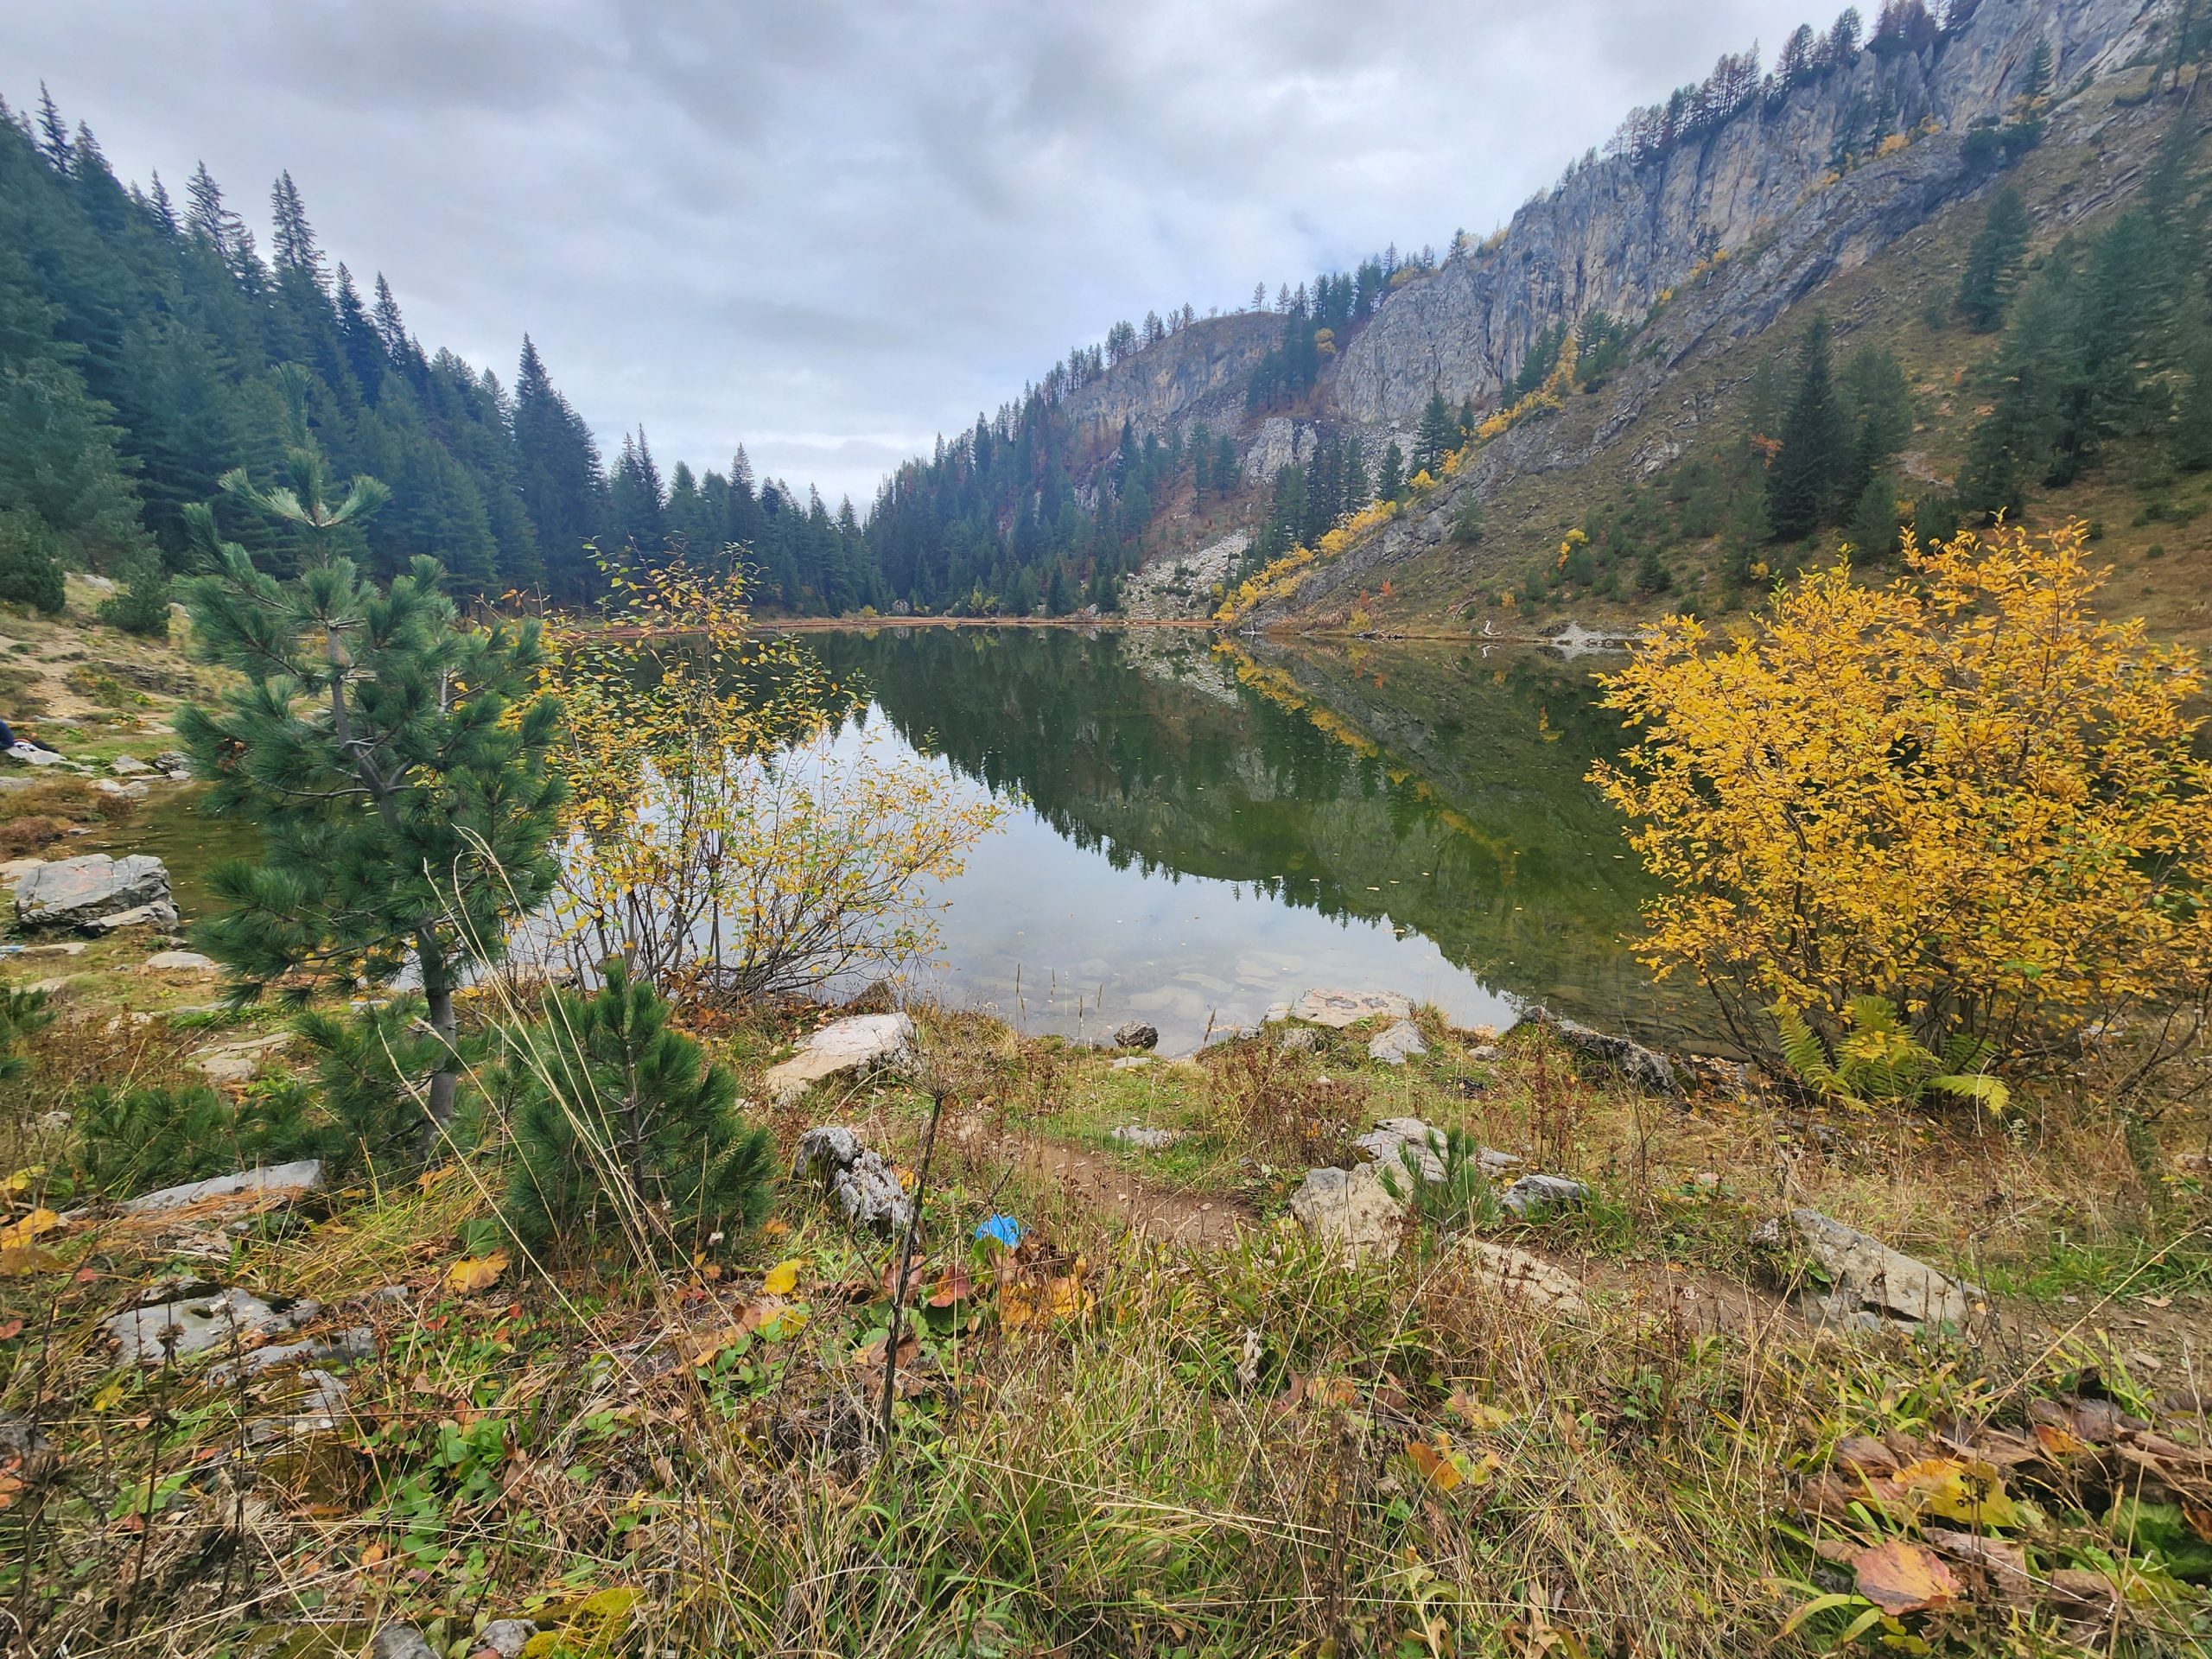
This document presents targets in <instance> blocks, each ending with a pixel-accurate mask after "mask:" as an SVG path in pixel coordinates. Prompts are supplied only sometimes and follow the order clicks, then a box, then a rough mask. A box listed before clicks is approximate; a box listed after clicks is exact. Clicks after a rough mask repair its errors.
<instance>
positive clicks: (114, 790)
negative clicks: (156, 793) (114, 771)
mask: <svg viewBox="0 0 2212 1659" xmlns="http://www.w3.org/2000/svg"><path fill="white" fill-rule="evenodd" d="M92 787H93V788H94V789H97V790H98V791H99V792H100V793H101V794H103V795H112V796H114V797H115V798H116V799H118V801H143V800H144V799H145V798H146V797H147V796H148V795H149V794H150V793H152V791H150V790H149V789H148V788H147V787H146V785H145V784H144V783H143V782H137V783H129V784H126V783H123V782H120V781H119V780H118V779H113V778H102V779H99V780H98V781H96V782H95V783H94V784H93V785H92Z"/></svg>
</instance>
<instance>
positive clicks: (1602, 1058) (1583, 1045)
mask: <svg viewBox="0 0 2212 1659" xmlns="http://www.w3.org/2000/svg"><path fill="white" fill-rule="evenodd" d="M1522 1018H1524V1019H1525V1020H1528V1021H1529V1023H1530V1024H1532V1025H1541V1026H1549V1027H1551V1028H1552V1029H1553V1030H1554V1032H1556V1033H1558V1034H1559V1039H1560V1041H1561V1042H1563V1043H1565V1044H1566V1045H1567V1046H1568V1047H1569V1048H1571V1049H1573V1050H1574V1051H1575V1052H1577V1053H1580V1054H1585V1055H1587V1056H1588V1057H1589V1058H1591V1059H1592V1060H1595V1061H1596V1062H1597V1063H1598V1064H1599V1065H1601V1066H1603V1067H1604V1068H1605V1070H1606V1071H1610V1072H1611V1073H1612V1074H1613V1075H1614V1076H1615V1077H1619V1078H1620V1079H1621V1080H1622V1081H1624V1082H1625V1083H1630V1084H1634V1085H1635V1086H1636V1087H1637V1088H1638V1089H1641V1090H1644V1091H1645V1092H1646V1093H1648V1094H1654V1095H1670V1096H1675V1097H1676V1098H1677V1099H1679V1098H1680V1097H1681V1092H1682V1086H1681V1084H1679V1083H1677V1082H1676V1081H1675V1068H1674V1065H1672V1064H1671V1063H1670V1062H1669V1060H1668V1058H1667V1057H1666V1056H1665V1055H1664V1054H1662V1053H1660V1052H1658V1051H1657V1050H1656V1049H1651V1048H1646V1047H1644V1046H1643V1044H1641V1043H1638V1042H1632V1041H1630V1039H1628V1038H1626V1037H1613V1036H1609V1035H1607V1034H1606V1033H1604V1032H1602V1031H1592V1029H1591V1028H1590V1027H1587V1026H1585V1025H1579V1024H1577V1023H1576V1022H1575V1021H1573V1020H1567V1019H1562V1018H1561V1017H1560V1015H1558V1014H1554V1013H1552V1012H1551V1011H1550V1010H1549V1009H1548V1008H1541V1007H1533V1008H1530V1009H1529V1011H1528V1013H1527V1014H1524V1015H1523V1016H1522Z"/></svg>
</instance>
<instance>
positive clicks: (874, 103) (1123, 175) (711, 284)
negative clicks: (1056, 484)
mask: <svg viewBox="0 0 2212 1659" xmlns="http://www.w3.org/2000/svg"><path fill="white" fill-rule="evenodd" d="M1801 20H1805V21H1813V22H1816V23H1820V24H1825V22H1827V16H1826V13H1825V11H1823V13H1822V14H1821V15H1819V16H1813V15H1812V14H1809V13H1805V12H1801V11H1800V10H1798V8H1797V5H1796V3H1781V0H1613V3H1606V0H1555V3H1553V4H1549V5H1546V6H1542V7H1535V6H1529V5H1526V4H1513V3H1503V0H1480V3H1467V0H1459V3H1446V0H1386V3H1380V4H1374V5H1369V6H1364V7H1348V6H1345V5H1344V4H1342V3H1321V0H1214V3H1205V4H1193V3H1190V0H1183V3H1173V0H1115V3H1111V4H1107V3H1096V0H1065V3H1055V4H1049V5H1040V4H1036V3H1032V0H940V3H938V4H934V5H927V6H923V5H906V4H897V3H888V0H813V3H808V4H803V5H801V4H790V3H768V0H741V3H728V0H378V3H374V4H371V3H359V0H357V3H324V4H314V5H302V4H300V3H297V0H238V3H233V4H232V5H230V6H228V7H226V8H220V9H217V8H181V7H177V6H175V5H173V4H163V3H158V0H74V3H73V4H68V5H48V6H43V7H35V6H14V7H9V8H6V9H5V10H4V11H0V62H4V63H5V64H7V65H9V66H10V75H9V77H8V79H9V83H10V84H8V85H7V86H5V88H4V90H5V91H6V92H7V93H8V95H9V97H10V99H12V100H14V101H16V103H17V104H18V105H22V104H24V103H27V102H28V101H29V99H31V98H33V97H35V93H36V83H37V80H38V79H39V78H40V77H41V76H42V77H44V78H45V79H47V80H48V82H49V83H50V84H51V86H52V87H53V90H54V95H55V97H56V98H57V99H59V100H60V103H61V104H62V105H63V108H64V111H65V112H66V113H67V115H68V116H69V117H70V118H72V119H78V118H81V119H83V120H85V121H86V122H88V123H89V124H91V125H92V128H93V130H95V131H96V132H97V133H98V134H99V137H100V141H101V143H102V145H103V146H104V147H105V149H106V151H107V154H108V156H109V158H110V160H111V162H113V163H114V164H115V166H116V167H117V168H118V170H119V171H121V172H122V173H123V174H124V175H125V176H126V177H135V178H139V179H142V180H143V178H145V177H146V176H147V175H148V174H149V172H150V171H151V170H152V169H155V168H159V169H160V170H161V172H162V175H163V176H164V177H165V178H166V179H167V180H168V181H170V183H171V184H172V186H175V185H180V184H181V182H182V181H183V179H184V178H185V177H186V175H188V174H189V173H190V171H191V169H192V166H193V164H194V162H195V161H196V160H199V159H201V158H205V159H206V161H207V164H208V166H209V168H210V169H211V170H212V171H213V173H214V175H215V176H216V177H217V179H218V180H219V181H221V183H222V184H223V185H224V187H225V188H226V190H227V191H228V192H229V193H230V194H231V196H232V200H233V203H234V205H236V206H238V207H241V208H242V209H245V210H246V211H248V212H249V213H253V214H254V216H255V217H258V214H257V213H255V211H254V210H256V209H257V208H258V207H260V206H261V204H262V203H264V201H265V199H266V196H265V193H266V190H267V187H268V181H270V180H271V179H273V178H274V177H275V175H276V174H277V171H278V170H279V169H280V168H289V169H290V171H291V173H292V175H293V177H294V179H295V180H296V181H297V182H298V184H299V186H300V188H301V190H302V194H304V196H305V198H306V200H307V203H308V211H309V213H310V215H311V217H312V218H313V219H314V221H315V226H316V229H317V231H318V232H319V234H320V235H321V238H322V240H323V243H324V245H325V246H326V247H327V249H328V250H329V251H330V253H331V255H332V257H334V259H342V260H344V261H346V263H347V264H349V265H350V266H351V267H352V268H353V270H354V271H355V273H356V274H357V275H359V276H361V277H363V278H364V280H365V278H366V276H367V274H368V273H369V272H372V271H374V270H379V269H380V270H383V271H384V272H385V274H386V275H387V276H388V277H390V279H391V283H392V285H393V287H394V288H395V289H396V290H397V293H398V295H399V298H400V302H401V304H402V306H403V307H404V308H405V310H406V312H407V315H408V319H409V321H410V325H411V326H412V327H414V328H415V330H416V332H417V333H418V334H420V335H421V336H422V337H423V340H425V341H426V342H427V343H429V344H431V345H434V346H437V345H443V346H451V347H452V348H453V349H454V350H456V351H459V352H461V353H462V354H463V355H465V356H467V357H468V358H469V359H472V360H474V361H477V362H480V363H485V364H489V365H492V366H493V367H495V368H497V369H498V370H499V372H500V373H501V374H502V375H503V376H505V375H511V374H512V368H513V364H514V359H515V356H516V353H517V351H518V346H519V342H520V340H521V336H522V334H523V332H524V330H525V329H527V330H529V331H530V333H531V334H532V336H533V337H534V338H535V339H536V340H537V343H538V346H539V348H540V350H541V351H543V353H544V354H545V357H546V360H547V363H548V365H549V366H550V368H551V369H552V371H553V373H554V377H555V379H556V382H557V383H558V384H559V385H561V386H562V388H563V390H564V391H567V392H568V394H569V397H570V398H571V399H572V400H573V401H574V402H575V404H576V405H577V407H578V408H579V409H581V410H582V411H583V412H584V414H585V416H587V417H588V419H590V420H591V421H593V422H594V423H595V424H596V425H597V426H598V427H599V428H600V429H601V435H602V438H603V439H609V438H612V437H613V435H617V434H619V433H620V430H621V429H623V428H624V427H626V426H627V425H631V424H635V423H639V422H642V423H644V424H645V426H646V428H647V429H648V430H649V432H650V434H651V436H652V442H653V447H654V449H655V452H656V454H658V455H660V456H661V458H662V460H663V462H664V465H666V464H669V463H672V462H673V461H676V460H677V459H679V458H680V459H683V460H688V461H690V462H691V463H692V464H693V465H694V466H695V467H699V466H707V465H720V464H721V463H722V462H724V461H727V459H728V455H729V453H730V452H731V450H732V449H733V448H734V447H735V446H736V445H737V444H738V443H739V442H743V443H745V444H746V446H747V450H748V452H749V453H750V454H751V455H752V456H753V461H754V463H755V465H756V466H757V467H760V470H762V471H763V472H765V473H768V474H783V475H786V476H788V477H790V478H791V480H794V481H795V482H802V483H803V482H804V481H805V480H810V479H811V480H814V481H817V482H818V483H819V484H820V485H821V486H822V489H823V493H824V494H825V495H827V496H829V498H830V499H832V500H834V499H836V497H837V496H838V495H840V494H842V493H850V494H852V495H853V496H854V498H855V499H856V500H857V501H859V502H861V504H862V505H865V504H866V501H867V499H868V495H869V493H871V492H872V490H873V488H874V484H875V482H876V480H877V479H878V478H879V477H880V475H881V474H882V472H883V471H884V469H885V468H886V467H887V465H889V464H890V463H892V462H893V461H896V460H897V459H898V458H899V456H901V455H903V454H907V453H910V452H912V451H916V450H922V449H926V448H927V447H928V446H929V444H930V442H931V439H932V437H933V436H934V435H935V434H936V433H938V431H941V430H949V429H957V428H958V427H960V426H962V425H964V424H965V423H968V422H969V421H971V420H972V419H973V418H974V416H975V415H976V411H977V410H988V409H993V408H995V407H996V406H997V405H998V404H1000V403H1001V402H1002V401H1004V400H1005V399H1007V397H1012V396H1014V395H1015V394H1016V393H1017V392H1018V391H1020V386H1021V384H1022V382H1023V381H1024V380H1025V379H1027V378H1033V377H1034V376H1036V375H1038V374H1039V373H1041V372H1043V370H1044V369H1045V368H1046V367H1047V366H1048V365H1050V364H1051V363H1052V362H1053V361H1055V360H1057V359H1059V358H1061V357H1064V356H1065V354H1066V353H1067V350H1068V348H1069V347H1070V346H1072V345H1075V344H1077V343H1078V342H1088V341H1090V340H1096V339H1098V338H1099V337H1100V336H1102V335H1103V333H1104V332H1105V329H1106V327H1108V325H1109V324H1110V323H1112V322H1113V321H1115V320H1116V318H1118V317H1123V316H1127V317H1131V318H1139V317H1141V316H1142V315H1143V314H1144V312H1145V311H1146V310H1147V308H1158V309H1160V310H1162V311H1165V310H1166V308H1168V307H1170V306H1179V305H1181V304H1182V303H1184V302H1185V301H1188V302H1190V303H1192V304H1193V305H1195V306H1196V307H1197V308H1198V309H1199V311H1201V312H1204V311H1205V310H1207V309H1208V308H1211V307H1216V306H1218V307H1220V308H1223V309H1224V310H1227V309H1233V308H1236V306H1238V305H1240V304H1243V303H1244V302H1246V301H1247V300H1249V297H1250V295H1251V291H1252V287H1253V284H1254V283H1255V282H1259V281H1262V280H1264V281H1265V282H1266V283H1267V284H1268V289H1269V290H1270V292H1272V291H1273V289H1274V287H1275V285H1276V284H1277V283H1281V282H1285V281H1288V282H1290V283H1293V284H1295V283H1297V282H1298V281H1300V279H1301V278H1303V277H1310V276H1311V275H1312V274H1313V272H1314V271H1315V270H1319V269H1321V268H1323V267H1325V266H1334V265H1341V264H1348V263H1350V262H1351V261H1353V260H1356V259H1357V258H1358V257H1361V256H1362V255H1363V254H1365V253H1366V252H1368V251H1370V250H1372V249H1376V248H1379V247H1381V246H1382V245H1384V244H1385V243H1388V242H1391V241H1395V242H1397V243H1398V244H1399V245H1401V246H1402V247H1414V246H1418V245H1421V244H1423V243H1433V244H1435V245H1443V244H1444V243H1445V242H1446V240H1448V238H1450V236H1451V234H1452V231H1453V230H1454V229H1455V228H1458V227H1459V226H1465V227H1466V228H1468V229H1469V230H1471V231H1475V232H1484V231H1487V230H1489V229H1491V228H1492V227H1493V226H1496V225H1497V224H1500V223H1503V221H1504V219H1507V218H1508V217H1510V214H1511V213H1512V211H1513V209H1514V208H1515V207H1516V206H1517V205H1518V204H1519V203H1520V202H1521V201H1522V200H1523V199H1525V198H1526V197H1527V196H1528V195H1529V194H1530V193H1531V192H1532V191H1534V190H1535V189H1536V188H1539V187H1541V186H1542V185H1545V184H1547V183H1548V182H1549V181H1550V180H1551V179H1552V178H1553V177H1554V176H1555V175H1556V174H1557V173H1558V171H1559V169H1560V168H1561V167H1562V166H1564V165H1565V164H1566V162H1567V161H1568V160H1570V159H1571V158H1572V157H1573V156H1577V155H1579V154H1580V153H1581V152H1582V150H1583V149H1586V148H1587V147H1588V146H1590V145H1592V144H1594V143H1601V142H1602V141H1603V140H1604V138H1605V136H1606V134H1607V133H1608V132H1609V131H1610V130H1611V127H1612V125H1613V124H1614V123H1615V122H1616V121H1617V120H1618V118H1619V116H1620V115H1621V114H1622V113H1623V112H1624V111H1625V109H1626V108H1627V106H1628V105H1630V104H1631V103H1635V102H1644V101H1649V100H1650V99H1654V98H1656V97H1659V96H1662V95H1663V93H1664V92H1666V91H1667V89H1668V88H1669V86H1673V85H1675V84H1676V83H1678V82H1681V81H1683V80H1688V79H1695V78H1696V77H1698V76H1700V74H1702V73H1704V71H1705V70H1706V69H1707V68H1708V67H1710V66H1711V64H1712V61H1713V58H1714V57H1715V55H1716V54H1719V52H1721V51H1723V50H1734V49H1738V48H1741V47H1742V46H1744V45H1745V44H1746V43H1747V42H1748V41H1751V39H1752V38H1754V37H1757V38H1758V39H1759V40H1760V41H1761V42H1762V44H1763V45H1764V47H1765V48H1766V50H1767V53H1768V54H1769V56H1770V57H1771V55H1772V53H1773V50H1774V48H1775V47H1776V46H1777V45H1778V44H1779V42H1780V41H1781V39H1782V37H1783V35H1785V34H1786V33H1787V32H1788V31H1789V29H1791V28H1792V27H1794V26H1795V25H1796V23H1797V22H1799V21H1801Z"/></svg>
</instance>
